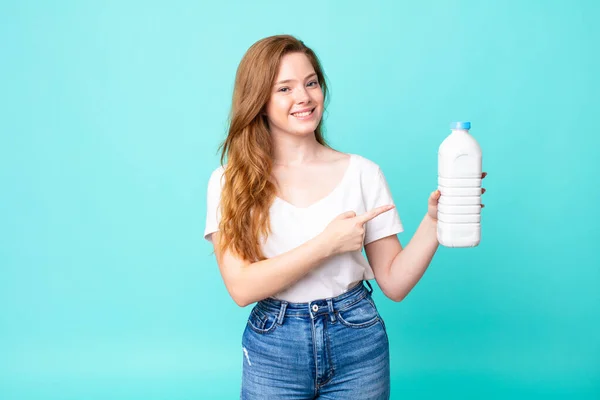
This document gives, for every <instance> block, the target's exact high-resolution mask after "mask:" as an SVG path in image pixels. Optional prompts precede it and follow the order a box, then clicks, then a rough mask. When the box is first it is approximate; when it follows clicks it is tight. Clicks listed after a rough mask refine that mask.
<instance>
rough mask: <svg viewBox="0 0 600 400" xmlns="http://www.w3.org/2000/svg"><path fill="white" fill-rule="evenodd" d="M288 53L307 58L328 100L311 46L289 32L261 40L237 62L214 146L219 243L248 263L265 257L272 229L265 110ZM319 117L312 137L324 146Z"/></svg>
mask: <svg viewBox="0 0 600 400" xmlns="http://www.w3.org/2000/svg"><path fill="white" fill-rule="evenodd" d="M289 53H303V54H305V55H306V56H307V57H308V59H309V60H310V62H311V64H312V66H313V68H314V70H315V72H316V74H317V77H318V81H319V85H320V86H321V89H322V91H323V96H324V101H325V100H326V99H327V85H326V82H325V75H324V73H323V68H322V67H321V64H320V61H319V59H318V58H317V56H316V54H315V53H314V51H313V50H311V49H310V48H308V47H307V46H306V45H304V43H303V42H302V41H301V40H298V39H296V38H295V37H293V36H290V35H276V36H270V37H267V38H264V39H261V40H259V41H258V42H256V43H254V44H253V45H252V46H251V47H250V48H249V49H248V51H247V52H246V54H245V55H244V57H243V58H242V60H241V62H240V64H239V66H238V69H237V73H236V77H235V85H234V90H233V100H232V105H231V112H230V115H229V130H228V134H227V137H226V139H225V141H224V142H223V143H222V144H221V145H220V146H219V148H220V149H221V165H222V166H223V167H224V182H223V187H222V192H221V204H220V207H221V221H220V223H219V231H220V235H221V240H220V243H219V246H220V249H221V250H223V251H224V250H227V249H229V250H231V251H232V252H233V253H234V254H236V255H237V256H239V257H241V258H243V259H245V260H248V261H250V262H255V261H260V260H264V259H265V257H264V254H263V252H262V250H261V244H262V242H263V240H265V239H266V237H267V236H268V234H269V233H270V231H271V227H270V220H269V209H270V207H271V204H272V203H273V200H274V198H275V195H276V186H275V184H274V182H273V180H272V177H271V172H272V168H273V142H272V139H271V133H270V131H269V128H268V120H267V116H266V114H265V112H266V105H267V103H268V101H269V99H270V97H271V92H272V87H273V85H274V84H275V79H277V74H278V71H279V65H280V63H281V58H282V57H283V56H284V55H286V54H289ZM322 121H323V120H322V119H321V121H320V122H319V125H318V126H317V129H316V130H315V136H316V139H317V141H318V142H319V143H320V144H322V145H324V146H327V147H329V146H328V144H327V143H326V141H325V139H324V138H323V132H322ZM225 162H226V163H225Z"/></svg>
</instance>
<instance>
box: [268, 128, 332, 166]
mask: <svg viewBox="0 0 600 400" xmlns="http://www.w3.org/2000/svg"><path fill="white" fill-rule="evenodd" d="M272 138H273V164H275V165H288V166H293V165H302V164H304V163H307V162H310V161H314V160H315V159H317V158H318V156H319V154H320V153H321V150H322V149H323V146H322V145H321V144H320V143H319V142H317V139H316V137H315V134H314V132H313V133H312V134H310V135H306V136H295V135H290V134H273V136H272Z"/></svg>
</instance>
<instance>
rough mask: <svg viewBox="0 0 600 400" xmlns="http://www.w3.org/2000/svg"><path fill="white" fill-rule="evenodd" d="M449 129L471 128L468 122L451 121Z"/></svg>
mask: <svg viewBox="0 0 600 400" xmlns="http://www.w3.org/2000/svg"><path fill="white" fill-rule="evenodd" d="M450 129H467V130H469V129H471V123H470V122H453V123H451V124H450Z"/></svg>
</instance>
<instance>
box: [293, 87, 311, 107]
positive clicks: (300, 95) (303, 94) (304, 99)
mask: <svg viewBox="0 0 600 400" xmlns="http://www.w3.org/2000/svg"><path fill="white" fill-rule="evenodd" d="M294 100H295V101H296V103H297V104H305V103H310V95H309V94H308V91H307V90H306V88H305V87H304V86H302V87H300V88H298V89H297V90H295V98H294Z"/></svg>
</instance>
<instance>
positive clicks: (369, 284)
mask: <svg viewBox="0 0 600 400" xmlns="http://www.w3.org/2000/svg"><path fill="white" fill-rule="evenodd" d="M365 283H366V284H367V286H368V287H369V289H368V291H369V294H372V293H373V286H371V282H369V281H367V280H365Z"/></svg>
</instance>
